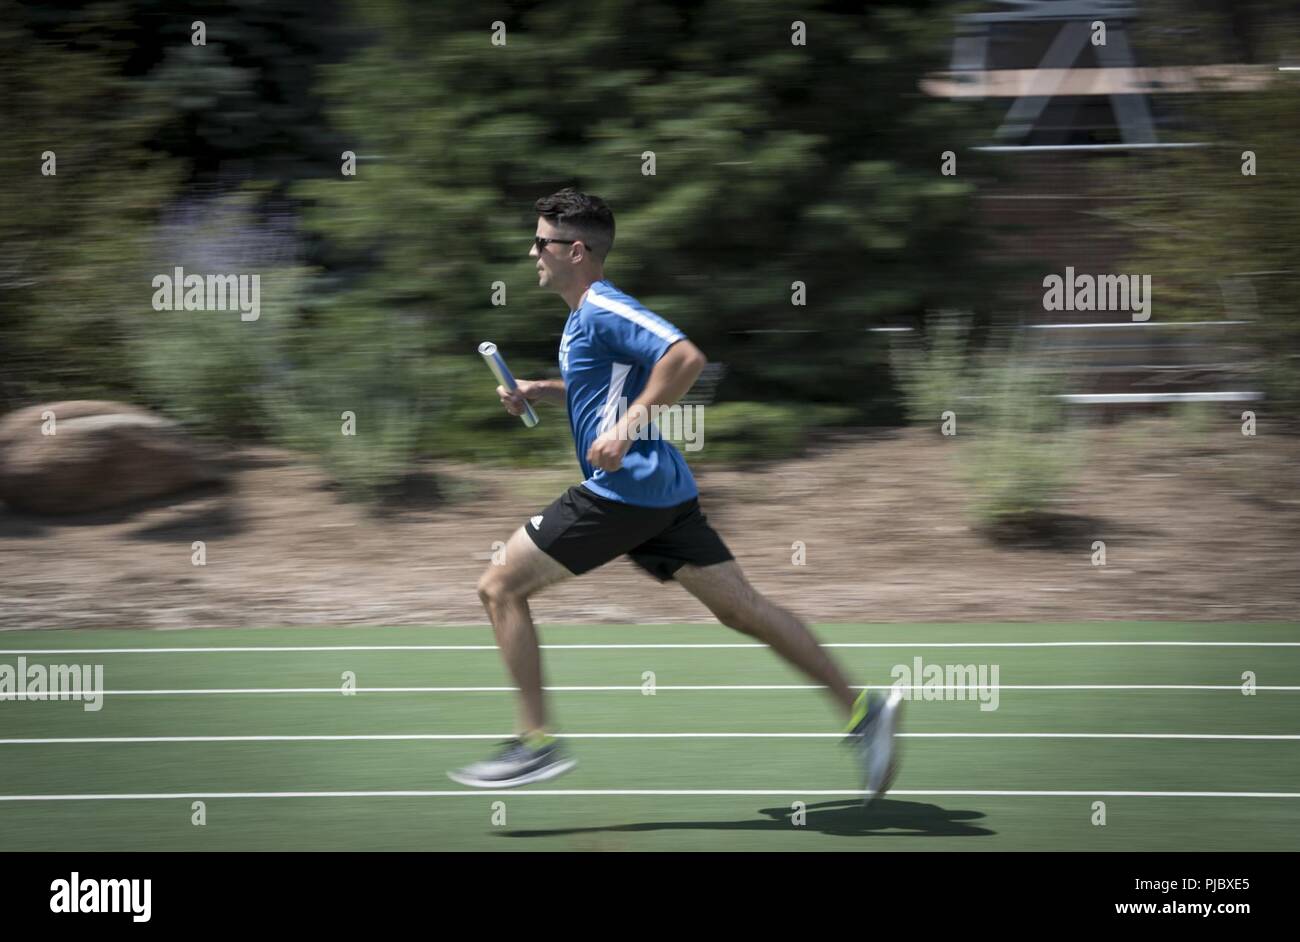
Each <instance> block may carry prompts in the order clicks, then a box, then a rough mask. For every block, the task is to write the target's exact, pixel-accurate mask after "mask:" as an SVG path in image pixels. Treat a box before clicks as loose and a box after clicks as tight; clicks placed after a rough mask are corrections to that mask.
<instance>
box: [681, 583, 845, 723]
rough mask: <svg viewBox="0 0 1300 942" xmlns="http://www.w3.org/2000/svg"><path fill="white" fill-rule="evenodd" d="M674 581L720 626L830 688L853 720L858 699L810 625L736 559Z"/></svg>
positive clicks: (832, 694)
mask: <svg viewBox="0 0 1300 942" xmlns="http://www.w3.org/2000/svg"><path fill="white" fill-rule="evenodd" d="M675 578H676V579H677V581H678V582H680V583H681V584H682V586H683V587H684V588H685V589H686V591H687V592H690V593H691V595H693V596H695V597H696V598H697V599H699V600H700V601H701V602H703V603H704V605H705V606H706V607H707V608H708V609H709V611H711V612H713V614H714V616H715V617H716V618H717V619H718V621H720V622H722V623H723V624H724V625H726V626H727V627H728V628H733V629H735V630H736V631H739V632H741V633H742V634H747V635H750V636H752V637H754V638H757V639H758V640H759V641H762V642H763V643H764V644H766V645H768V646H770V647H771V648H772V650H773V651H775V652H776V653H777V654H778V655H780V656H781V657H782V658H784V659H785V660H786V661H788V662H789V663H790V664H793V665H794V666H795V667H797V668H798V669H799V670H801V671H803V672H804V674H806V675H807V676H809V677H811V678H812V679H813V680H815V681H817V682H818V683H819V684H822V685H823V686H825V687H827V688H829V690H830V692H831V696H832V697H834V698H835V700H836V702H837V703H839V704H840V706H842V707H843V708H844V713H845V715H846V716H852V715H853V706H854V702H855V701H856V700H857V694H855V693H854V692H853V690H852V689H851V688H850V687H849V682H848V680H846V679H845V677H844V674H843V673H841V671H840V669H839V667H838V666H837V665H836V663H835V662H834V661H833V660H831V658H830V656H829V655H828V654H827V653H826V650H825V649H824V648H823V647H822V646H821V645H820V644H818V642H817V639H816V637H814V636H813V633H812V632H811V631H809V630H808V626H807V625H805V624H804V623H803V622H802V621H800V620H799V619H798V618H797V617H796V616H795V615H793V614H791V613H790V612H788V611H786V610H785V609H784V608H781V607H780V606H779V605H775V604H773V603H772V602H770V601H769V600H768V599H767V598H766V597H765V596H763V595H762V594H761V593H760V592H758V590H756V589H755V588H754V587H753V586H752V585H750V584H749V580H748V579H746V578H745V573H744V572H743V571H742V570H741V568H740V566H739V565H738V564H737V563H736V562H735V560H729V561H728V562H725V563H715V564H714V565H712V566H693V565H690V564H687V565H685V566H682V567H681V568H680V569H678V570H677V572H676V574H675Z"/></svg>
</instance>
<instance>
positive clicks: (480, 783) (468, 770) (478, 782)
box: [447, 739, 578, 788]
mask: <svg viewBox="0 0 1300 942" xmlns="http://www.w3.org/2000/svg"><path fill="white" fill-rule="evenodd" d="M501 746H502V748H501V751H500V752H498V753H497V754H496V755H495V756H493V757H492V758H490V759H485V760H483V761H482V762H475V763H474V764H472V765H467V766H466V767H465V768H463V769H457V770H455V771H454V772H448V773H447V777H448V778H450V779H451V780H452V781H453V782H457V783H458V784H461V785H469V786H471V787H473V788H515V787H517V786H519V785H529V784H531V783H533V782H544V781H546V780H547V779H551V778H555V777H556V776H557V775H563V774H564V773H565V772H567V771H569V769H571V768H573V767H574V766H575V765H577V764H578V761H577V760H576V759H572V758H570V757H569V756H568V755H567V754H566V752H565V751H564V749H562V748H561V746H560V744H559V743H558V742H557V741H555V740H551V741H550V742H549V743H547V744H546V745H544V746H540V747H538V748H536V749H533V748H531V747H530V746H528V744H527V743H525V742H523V740H520V739H510V740H507V741H506V742H504V743H502V744H501Z"/></svg>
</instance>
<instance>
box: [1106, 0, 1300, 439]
mask: <svg viewBox="0 0 1300 942" xmlns="http://www.w3.org/2000/svg"><path fill="white" fill-rule="evenodd" d="M1144 14H1145V15H1144V19H1143V21H1142V24H1141V31H1140V33H1139V37H1140V39H1141V41H1142V43H1143V47H1144V49H1145V50H1146V53H1147V55H1148V57H1149V58H1150V59H1152V60H1153V61H1154V62H1155V63H1156V64H1168V65H1184V66H1185V65H1209V64H1215V65H1217V64H1225V63H1226V64H1237V65H1240V64H1243V63H1245V64H1254V65H1256V66H1258V68H1259V75H1260V77H1261V78H1262V79H1263V80H1264V84H1263V86H1262V87H1261V88H1259V89H1257V90H1253V91H1248V92H1243V91H1224V90H1220V89H1216V88H1214V87H1209V86H1207V87H1206V88H1205V89H1204V90H1203V91H1201V92H1199V93H1196V94H1191V95H1184V96H1180V105H1181V107H1182V108H1183V110H1184V111H1185V112H1186V121H1187V124H1188V126H1189V128H1188V130H1187V131H1186V132H1185V133H1183V135H1182V138H1183V139H1186V140H1195V141H1200V142H1204V143H1206V144H1207V145H1208V146H1206V147H1204V148H1198V149H1189V150H1177V151H1171V152H1167V153H1165V154H1163V155H1161V156H1159V157H1152V158H1146V159H1141V160H1136V159H1135V160H1134V163H1133V172H1132V174H1130V176H1129V180H1130V190H1131V193H1132V196H1133V199H1132V201H1131V202H1129V203H1128V204H1127V205H1123V204H1121V209H1120V210H1119V211H1118V212H1119V214H1120V215H1121V216H1122V217H1123V218H1126V219H1128V220H1129V221H1130V222H1131V223H1132V224H1133V231H1134V232H1135V233H1136V237H1137V239H1138V240H1139V241H1138V246H1137V251H1136V252H1135V258H1134V262H1133V267H1135V268H1136V270H1139V271H1144V272H1150V273H1152V280H1153V284H1154V285H1155V288H1154V291H1155V293H1156V296H1157V298H1158V299H1159V300H1158V303H1159V304H1160V311H1161V318H1162V319H1183V320H1213V319H1221V318H1227V319H1234V320H1249V321H1253V322H1254V325H1253V327H1252V328H1250V332H1251V334H1252V335H1253V336H1254V338H1255V339H1256V341H1257V342H1258V346H1259V360H1258V363H1259V374H1260V382H1261V383H1262V384H1263V387H1264V389H1265V390H1266V392H1267V393H1268V394H1269V397H1270V399H1271V400H1272V403H1271V405H1272V407H1273V408H1274V409H1275V414H1277V415H1278V416H1279V417H1282V416H1284V415H1287V414H1290V415H1294V410H1295V408H1296V407H1297V406H1300V318H1297V316H1296V298H1297V297H1298V296H1300V175H1297V174H1296V172H1295V168H1296V167H1297V166H1298V165H1300V135H1297V134H1296V128H1295V123H1296V116H1297V115H1300V72H1285V71H1279V70H1278V69H1277V66H1279V65H1282V64H1287V63H1289V64H1290V65H1292V66H1300V61H1297V60H1296V59H1295V58H1294V57H1296V56H1300V43H1298V42H1297V41H1296V37H1297V36H1300V11H1297V10H1296V9H1295V7H1294V4H1291V3H1285V2H1280V0H1250V2H1242V3H1237V4H1230V3H1214V4H1209V5H1206V6H1197V7H1196V8H1195V9H1189V5H1188V4H1187V3H1186V2H1185V0H1184V2H1173V0H1154V2H1152V3H1150V4H1149V5H1145V6H1144ZM1288 56H1289V57H1291V58H1288ZM1247 151H1249V152H1250V153H1251V154H1253V157H1254V159H1253V161H1249V160H1248V157H1247V154H1246V152H1247ZM1248 163H1253V171H1254V172H1253V173H1250V174H1247V173H1243V168H1244V167H1246V166H1247V164H1248Z"/></svg>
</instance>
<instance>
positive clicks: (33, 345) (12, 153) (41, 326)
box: [0, 8, 181, 408]
mask: <svg viewBox="0 0 1300 942" xmlns="http://www.w3.org/2000/svg"><path fill="white" fill-rule="evenodd" d="M16 12H17V14H18V15H12V16H11V15H8V14H7V15H6V16H5V17H2V18H0V126H3V127H4V128H5V146H4V147H3V148H0V174H2V175H3V178H4V180H5V181H6V183H5V186H3V187H0V351H3V355H4V369H3V370H2V371H0V400H3V401H0V407H4V408H12V407H14V406H16V405H18V404H19V403H20V402H24V401H31V400H35V399H42V398H59V399H67V398H77V397H82V396H86V397H89V396H113V395H123V396H125V395H128V394H129V390H130V388H131V375H130V369H129V366H130V364H129V362H128V359H127V356H126V350H125V346H124V345H123V343H122V339H123V333H124V330H123V321H124V318H126V317H127V316H128V312H129V311H131V310H132V309H134V310H136V311H139V310H141V309H142V308H143V310H146V311H147V310H148V309H149V297H150V288H149V269H150V266H149V264H148V262H147V253H148V245H149V240H150V234H151V229H150V226H151V223H152V220H153V219H154V217H155V215H156V213H157V212H158V211H159V209H160V208H161V207H162V206H163V205H165V204H166V201H167V200H168V199H169V198H170V197H171V196H172V194H173V193H174V192H175V188H176V186H177V183H178V181H179V178H180V176H181V170H180V167H179V165H178V164H176V163H175V162H172V161H167V160H165V159H161V158H160V157H159V155H157V154H155V153H153V152H151V151H150V150H149V149H148V148H147V147H146V146H145V142H146V141H147V140H148V139H149V138H150V137H151V136H152V135H154V134H155V133H157V130H158V128H159V127H160V125H161V124H162V123H164V122H165V121H166V118H167V114H168V112H167V110H166V103H165V102H159V101H156V100H155V101H151V100H150V99H149V98H148V95H147V93H146V90H145V89H144V88H142V87H140V86H139V85H135V84H132V83H131V82H130V81H128V80H127V79H125V78H124V77H123V76H122V74H121V64H122V62H123V60H124V58H125V56H126V54H127V53H126V49H125V48H124V47H123V46H122V44H121V43H118V42H116V41H114V39H113V35H114V31H115V30H116V29H117V28H118V27H119V26H120V25H121V21H120V19H119V18H118V13H117V12H115V11H114V10H113V9H112V8H96V9H95V10H93V11H90V12H89V13H88V14H87V15H86V16H85V17H84V18H81V19H78V20H76V21H75V22H69V23H68V24H67V25H66V26H64V27H62V28H60V29H47V30H46V35H45V37H44V38H40V37H38V36H37V35H36V34H35V32H34V30H33V29H32V26H31V23H30V22H27V21H26V20H25V19H24V17H23V16H22V15H21V14H22V13H23V12H24V10H23V8H17V10H16ZM51 153H52V155H53V156H52V158H47V157H46V156H45V155H46V154H51ZM43 170H53V171H54V172H53V173H48V174H47V173H43Z"/></svg>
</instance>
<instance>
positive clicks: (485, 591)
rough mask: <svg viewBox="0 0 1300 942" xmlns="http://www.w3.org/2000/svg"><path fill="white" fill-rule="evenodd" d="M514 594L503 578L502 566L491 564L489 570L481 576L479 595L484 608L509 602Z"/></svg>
mask: <svg viewBox="0 0 1300 942" xmlns="http://www.w3.org/2000/svg"><path fill="white" fill-rule="evenodd" d="M512 594H513V593H512V592H511V591H510V586H509V583H508V582H507V580H506V579H504V578H502V573H501V569H500V567H498V566H490V567H488V570H487V572H485V573H483V575H482V576H480V577H479V580H478V597H479V601H481V602H482V603H483V607H484V608H486V609H492V608H494V607H496V606H498V605H500V604H502V603H503V602H507V601H509V600H510V598H511V596H512Z"/></svg>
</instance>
